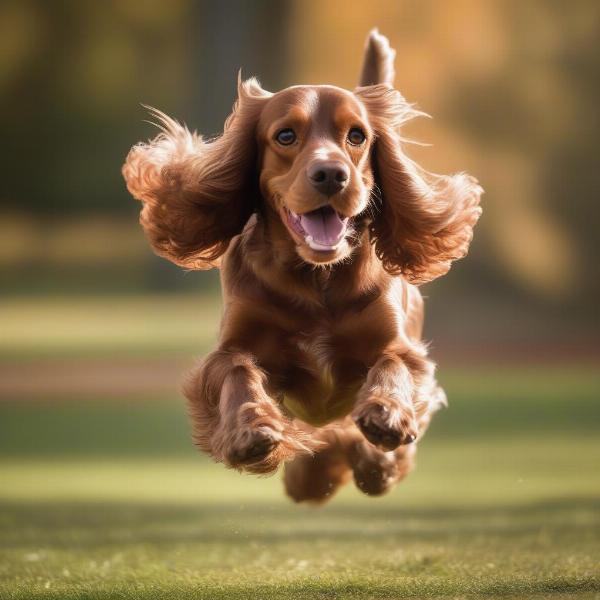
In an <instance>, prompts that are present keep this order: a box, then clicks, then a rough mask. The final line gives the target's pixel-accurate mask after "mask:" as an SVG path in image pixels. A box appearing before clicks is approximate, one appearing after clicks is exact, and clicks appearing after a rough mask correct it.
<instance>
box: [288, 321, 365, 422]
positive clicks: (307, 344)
mask: <svg viewBox="0 0 600 600" xmlns="http://www.w3.org/2000/svg"><path fill="white" fill-rule="evenodd" d="M292 343H293V344H294V346H295V354H296V356H297V358H298V365H297V366H298V367H300V369H299V370H298V371H296V373H298V372H300V373H301V375H300V378H301V381H298V380H297V378H295V380H294V381H291V382H290V385H289V387H288V389H287V390H286V393H285V401H284V402H285V405H286V406H287V408H288V409H289V410H290V411H291V412H292V413H293V414H294V415H295V416H297V417H298V418H300V419H302V420H303V421H306V422H307V423H310V424H312V425H323V424H325V423H328V422H331V421H333V420H335V419H338V418H340V417H343V416H344V415H346V414H348V413H349V412H350V410H351V408H352V405H353V404H354V401H355V398H356V392H357V391H358V388H359V387H360V384H361V383H362V377H361V376H360V375H359V372H360V369H352V370H351V373H350V372H348V369H347V368H345V367H346V363H347V360H348V359H347V355H346V354H345V353H344V352H343V349H342V348H341V347H340V341H339V339H337V338H336V335H335V333H334V331H332V329H331V328H329V327H326V326H323V327H318V328H315V329H313V330H312V331H310V332H305V333H301V334H299V335H297V336H294V339H293V342H292Z"/></svg>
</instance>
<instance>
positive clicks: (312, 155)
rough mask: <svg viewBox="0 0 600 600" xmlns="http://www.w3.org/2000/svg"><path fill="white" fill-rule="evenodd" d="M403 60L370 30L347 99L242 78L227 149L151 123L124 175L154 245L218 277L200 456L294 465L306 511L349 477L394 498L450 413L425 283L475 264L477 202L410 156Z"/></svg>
mask: <svg viewBox="0 0 600 600" xmlns="http://www.w3.org/2000/svg"><path fill="white" fill-rule="evenodd" d="M394 56H395V52H394V51H393V50H392V49H391V48H390V46H389V43H388V41H387V39H386V38H385V37H383V36H381V35H379V34H378V33H377V31H373V32H371V34H370V36H369V38H368V41H367V47H366V54H365V59H364V66H363V70H362V75H361V79H360V87H358V88H357V89H355V90H354V91H352V92H350V91H346V90H343V89H340V88H337V87H333V86H328V85H324V86H305V85H302V86H293V87H290V88H287V89H285V90H283V91H281V92H278V93H275V94H271V93H269V92H266V91H265V90H263V89H262V88H261V87H260V85H259V83H258V82H257V81H256V79H248V80H247V81H243V82H241V81H240V83H239V86H238V100H237V102H236V105H235V107H234V109H233V112H232V114H231V115H230V117H229V118H228V119H227V121H226V123H225V127H224V132H223V135H222V136H220V137H218V138H216V139H210V140H204V139H202V137H200V136H199V135H197V134H195V133H190V131H188V130H187V129H186V128H185V127H183V126H181V125H180V124H179V123H177V122H175V121H173V120H172V119H170V118H169V117H167V116H166V115H164V114H162V113H158V112H156V113H155V114H156V116H157V117H158V119H159V120H160V123H161V128H162V133H161V134H160V135H158V136H157V137H156V138H155V139H153V140H152V141H150V142H148V143H146V144H138V145H136V146H134V147H133V149H132V150H131V152H130V153H129V156H128V157H127V161H126V163H125V166H124V168H123V173H124V175H125V179H126V180H127V186H128V188H129V190H130V192H131V193H132V194H133V196H135V197H136V198H137V199H139V200H141V201H142V203H143V208H142V212H141V224H142V226H143V228H144V230H145V232H146V235H147V236H148V239H149V240H150V243H151V244H152V246H153V248H154V250H155V251H156V252H157V253H158V254H160V255H161V256H164V257H165V258H168V259H169V260H171V261H173V262H175V263H177V264H178V265H181V266H182V267H185V268H187V269H210V268H212V267H219V268H220V269H221V280H222V285H223V302H224V314H223V321H222V324H221V331H220V340H219V346H218V348H217V349H216V350H215V351H214V352H212V353H211V354H209V355H208V356H207V357H206V358H205V359H204V360H203V362H202V364H200V365H199V367H198V369H197V370H196V371H195V372H194V373H193V374H192V375H191V377H190V379H189V381H188V382H187V384H186V387H185V394H186V396H187V398H188V400H189V411H190V416H191V419H192V422H193V431H194V440H195V443H196V444H197V445H198V447H199V448H200V449H201V450H203V451H204V452H207V453H209V454H210V455H211V456H212V457H213V458H214V459H215V460H216V461H219V462H222V463H224V464H225V465H227V466H229V467H233V468H236V469H240V470H245V471H249V472H252V473H269V472H273V471H275V470H276V469H277V467H278V466H279V465H280V463H282V462H285V463H286V464H285V474H284V479H285V485H286V489H287V493H288V494H289V495H290V496H291V497H292V498H293V499H294V500H296V501H312V502H322V501H325V500H326V499H327V498H328V497H330V496H331V495H332V494H333V493H334V491H335V490H336V488H337V487H338V486H340V485H341V484H343V483H345V482H346V481H347V480H348V479H350V477H351V475H353V477H354V481H355V482H356V485H357V486H358V487H359V488H360V490H362V491H363V492H365V493H366V494H370V495H378V494H382V493H384V492H386V491H387V490H389V489H390V488H391V487H392V486H393V485H394V484H395V483H396V482H397V481H399V480H400V479H402V478H403V477H404V476H405V475H406V474H407V473H408V472H409V471H410V469H411V467H412V464H413V460H414V455H415V450H416V442H417V440H418V439H419V438H420V437H421V436H422V435H423V433H424V432H425V430H426V428H427V425H428V423H429V420H430V419H431V416H432V414H433V413H434V412H435V411H436V410H437V409H438V408H439V407H440V406H441V405H443V404H444V402H445V397H444V392H443V390H442V389H441V388H440V387H439V386H438V384H437V382H436V380H435V378H434V370H435V366H434V364H433V362H432V361H431V360H429V359H428V358H427V351H426V347H425V345H424V344H423V343H422V341H421V332H422V325H423V300H422V298H421V294H420V293H419V289H418V287H417V286H418V285H419V284H421V283H424V282H427V281H431V280H432V279H434V278H436V277H439V276H440V275H443V274H444V273H446V272H447V271H448V269H449V268H450V265H451V263H452V261H453V260H456V259H458V258H461V257H463V256H465V254H466V253H467V249H468V247H469V243H470V241H471V237H472V230H473V226H474V225H475V223H476V221H477V219H478V217H479V215H480V213H481V209H480V208H479V199H480V195H481V193H482V189H481V187H480V186H479V185H478V183H477V181H476V180H475V179H473V178H472V177H470V176H468V175H466V174H464V173H459V174H457V175H453V176H450V177H446V176H439V175H431V174H430V173H427V172H425V171H424V170H423V169H421V168H420V167H419V166H418V165H416V164H415V163H414V162H412V161H411V160H410V159H409V158H408V157H407V156H406V154H405V153H404V149H403V143H402V137H401V134H400V129H401V127H402V125H403V124H404V123H405V122H407V121H408V120H410V119H412V118H413V117H415V116H417V115H418V114H420V113H418V112H417V111H415V110H414V108H412V107H411V105H410V104H408V103H407V102H406V101H405V100H404V98H403V97H402V95H401V94H400V93H399V92H398V91H396V90H395V89H394V88H393V87H392V83H393V78H394V68H393V60H394Z"/></svg>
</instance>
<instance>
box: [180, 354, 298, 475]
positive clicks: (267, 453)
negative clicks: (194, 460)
mask: <svg viewBox="0 0 600 600" xmlns="http://www.w3.org/2000/svg"><path fill="white" fill-rule="evenodd" d="M185 394H186V396H187V398H188V401H189V412H190V417H191V419H192V427H193V436H194V441H195V443H196V445H197V446H198V447H199V448H200V449H201V450H204V451H205V452H208V453H209V454H210V455H212V456H213V458H214V459H215V460H217V461H218V462H222V463H224V464H226V465H227V466H229V467H233V468H237V469H243V470H246V471H250V472H252V473H269V472H272V471H274V470H276V469H277V467H278V466H279V464H280V463H281V462H282V461H285V460H289V459H291V458H293V456H294V455H295V454H296V453H298V452H308V451H310V440H309V437H308V436H307V435H306V434H305V433H303V432H301V431H299V430H298V429H297V428H296V427H295V426H294V425H293V423H292V422H291V421H290V420H289V419H287V418H286V417H285V416H284V415H283V414H282V413H281V411H280V409H279V406H278V403H277V402H276V401H275V400H274V399H273V398H271V397H270V396H269V394H268V393H267V391H266V375H265V373H264V372H263V371H262V370H261V369H260V368H259V367H258V366H257V365H256V363H255V361H254V359H253V357H252V356H251V355H250V354H248V353H245V352H240V351H227V350H218V351H216V352H213V353H212V354H210V355H209V356H208V357H207V358H206V360H205V361H204V362H203V363H202V364H201V365H200V367H199V368H198V370H197V371H196V372H195V373H193V375H192V377H191V378H190V381H189V382H188V385H187V386H186V388H185Z"/></svg>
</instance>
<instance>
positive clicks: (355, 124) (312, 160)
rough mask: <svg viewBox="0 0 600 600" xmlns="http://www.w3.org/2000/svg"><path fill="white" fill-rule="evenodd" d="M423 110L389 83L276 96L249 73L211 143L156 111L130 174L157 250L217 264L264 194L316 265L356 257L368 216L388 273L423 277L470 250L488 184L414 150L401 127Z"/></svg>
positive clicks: (193, 263) (197, 265) (178, 259)
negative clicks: (153, 127) (431, 165)
mask: <svg viewBox="0 0 600 600" xmlns="http://www.w3.org/2000/svg"><path fill="white" fill-rule="evenodd" d="M417 114H418V112H417V111H415V110H414V109H413V108H412V107H411V106H410V104H408V103H407V102H406V101H405V100H404V98H403V97H402V95H401V94H400V93H399V92H398V91H396V90H394V89H393V88H392V87H391V86H390V85H383V84H382V85H369V86H364V87H360V88H357V89H356V90H355V91H354V92H349V91H346V90H342V89H340V88H336V87H333V86H298V87H291V88H288V89H286V90H283V91H281V92H278V93H276V94H271V93H269V92H267V91H265V90H263V89H262V88H261V87H260V85H259V84H258V82H257V81H256V80H254V79H249V80H247V81H245V82H240V84H239V88H238V101H237V103H236V105H235V107H234V110H233V112H232V114H231V115H230V117H229V118H228V120H227V122H226V123H225V127H224V132H223V135H222V136H221V137H219V138H216V139H212V140H203V139H202V137H201V136H199V135H196V134H193V133H190V132H189V131H188V130H187V129H186V128H184V127H182V126H181V125H179V124H178V123H176V122H175V121H173V120H172V119H170V118H169V117H167V116H166V115H164V114H162V113H156V115H157V117H158V119H159V121H160V123H161V128H162V130H163V132H162V133H161V134H160V135H158V136H157V137H156V138H155V139H154V140H152V141H151V142H149V143H148V144H139V145H137V146H134V148H133V149H132V150H131V152H130V153H129V156H128V157H127V161H126V163H125V165H124V168H123V173H124V175H125V178H126V179H127V185H128V188H129V190H130V191H131V192H132V194H133V195H134V196H135V197H137V198H139V199H140V200H142V202H143V203H144V208H143V210H142V215H141V222H142V225H143V227H144V229H145V230H146V233H147V235H148V237H149V239H150V242H151V243H152V245H153V246H154V248H155V250H156V252H158V253H159V254H161V255H162V256H165V257H167V258H168V259H170V260H172V261H173V262H175V263H177V264H179V265H182V266H184V267H186V268H192V269H206V268H210V267H212V266H215V265H216V264H218V261H219V259H220V257H221V256H222V255H223V254H224V253H225V251H226V250H227V248H228V247H229V244H230V241H231V240H232V239H233V238H234V237H235V236H236V235H238V234H240V233H241V232H242V231H243V229H244V227H245V225H246V223H247V222H248V220H249V218H250V216H251V215H252V214H253V212H255V210H256V208H257V202H259V203H267V204H268V205H269V206H270V207H271V208H272V209H273V210H274V211H275V214H276V218H277V219H280V220H281V221H282V223H283V226H282V227H283V229H284V233H285V235H286V236H289V239H290V243H293V244H294V246H295V248H296V250H297V253H298V255H299V256H300V257H301V258H302V260H304V261H305V262H307V263H309V264H313V265H319V264H321V265H326V264H331V263H336V262H338V261H341V260H342V259H344V258H346V257H348V256H349V255H350V254H351V253H352V249H353V247H354V246H356V245H357V244H359V243H361V241H364V239H365V238H364V236H362V235H360V236H354V238H353V233H354V226H355V225H358V224H359V223H360V224H361V230H360V232H358V233H362V232H364V230H363V229H362V227H364V226H366V227H368V233H369V242H370V243H371V244H372V245H373V247H374V253H375V255H376V256H377V257H378V258H379V260H381V262H382V264H383V267H384V269H385V270H386V271H388V272H389V273H390V274H392V275H403V276H404V277H406V278H407V279H408V280H409V281H411V282H413V283H423V282H426V281H430V280H431V279H434V278H435V277H439V276H440V275H443V274H444V273H445V272H446V271H447V270H448V269H449V268H450V264H451V262H452V261H453V260H456V259H457V258H460V257H462V256H464V255H465V253H466V251H467V249H468V246H469V243H470V241H471V236H472V229H473V226H474V225H475V222H476V221H477V219H478V217H479V214H480V212H481V209H480V208H479V197H480V195H481V192H482V190H481V188H480V187H479V185H478V183H477V181H476V180H475V179H473V178H471V177H469V176H467V175H466V174H464V173H459V174H457V175H454V176H451V177H444V176H440V175H431V174H428V173H426V172H425V171H424V170H422V169H420V168H419V167H418V166H417V165H415V163H414V162H412V161H411V160H410V159H409V158H408V157H407V156H406V154H405V153H404V152H403V148H402V138H401V136H400V132H399V131H400V128H401V126H402V125H403V124H404V123H405V122H406V121H408V120H409V119H411V118H413V117H414V116H416V115H417ZM257 181H258V183H259V185H258V186H257ZM372 190H376V191H377V194H371V192H372ZM359 215H361V216H360V219H357V217H358V216H359ZM269 216H270V215H269ZM266 228H268V224H265V223H261V224H260V229H261V230H262V231H265V230H266ZM260 239H261V240H263V242H264V241H267V242H268V238H267V237H262V238H260ZM268 246H269V244H268V243H267V244H264V247H263V249H264V251H265V253H270V252H272V251H273V249H272V248H270V247H268Z"/></svg>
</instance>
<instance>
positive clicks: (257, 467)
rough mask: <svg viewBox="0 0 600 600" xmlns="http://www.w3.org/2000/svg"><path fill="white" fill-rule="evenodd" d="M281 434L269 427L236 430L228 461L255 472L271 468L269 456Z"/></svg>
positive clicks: (230, 463)
mask: <svg viewBox="0 0 600 600" xmlns="http://www.w3.org/2000/svg"><path fill="white" fill-rule="evenodd" d="M280 438H281V436H280V435H279V434H278V433H276V432H275V431H273V430H272V429H270V428H268V427H257V428H244V429H241V430H239V431H238V432H236V435H235V437H234V439H233V440H232V443H231V446H230V447H229V450H228V452H227V456H226V462H227V463H228V464H229V465H230V466H232V467H234V468H243V469H246V470H249V471H253V472H263V471H267V470H269V467H268V463H269V462H270V461H269V460H268V459H269V457H270V456H271V455H272V454H273V453H274V452H275V450H276V449H277V446H278V445H279V442H280Z"/></svg>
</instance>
